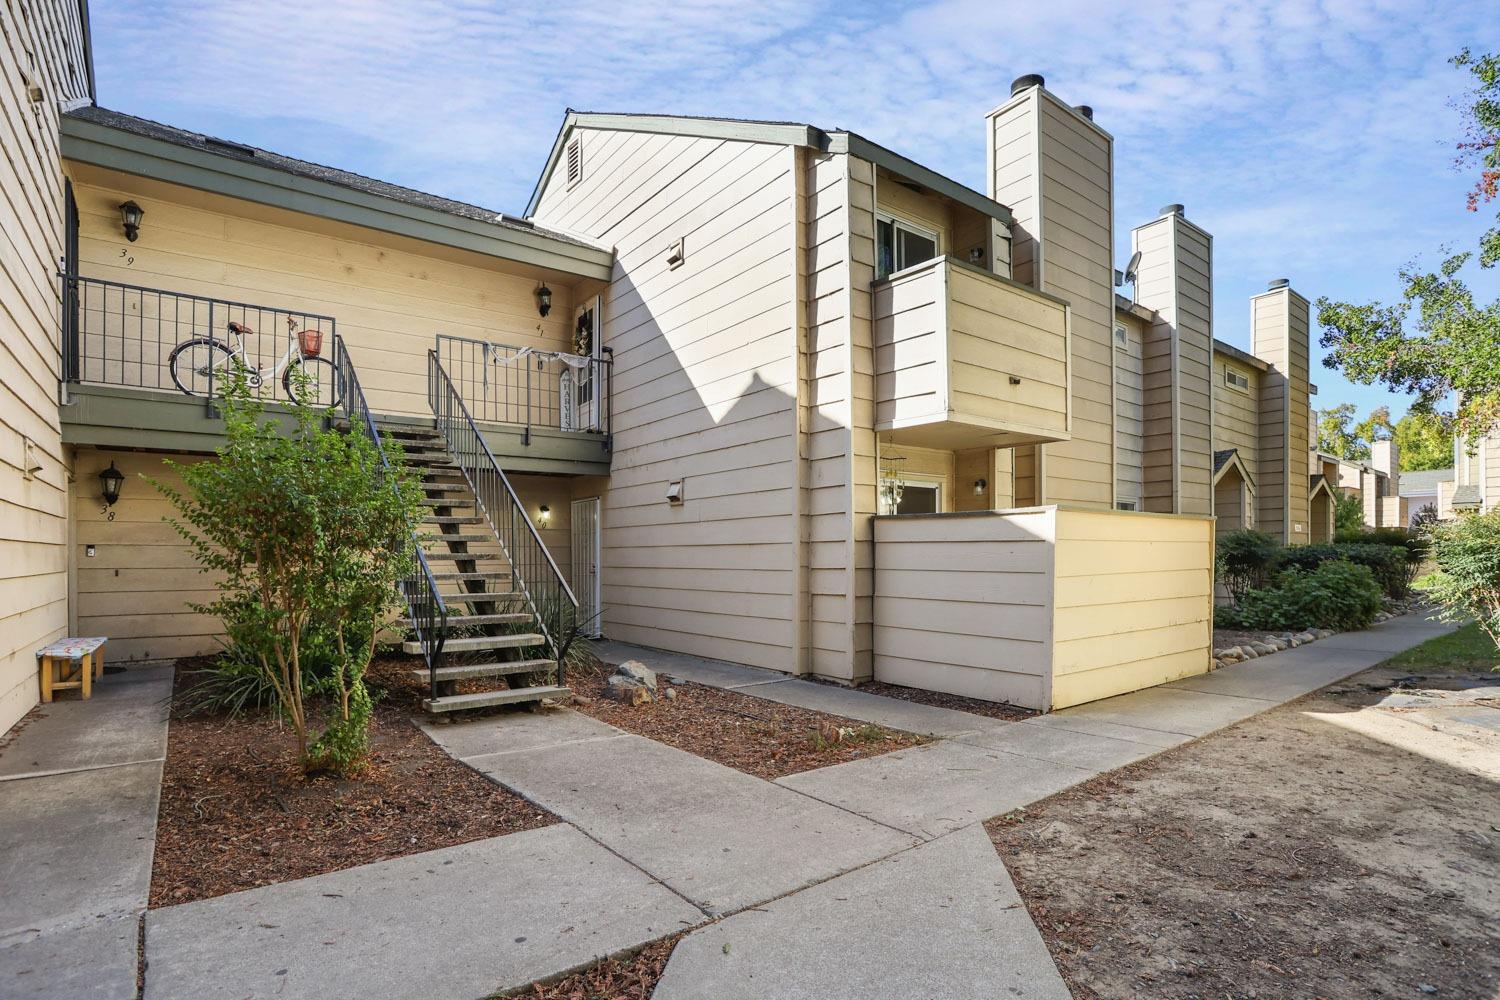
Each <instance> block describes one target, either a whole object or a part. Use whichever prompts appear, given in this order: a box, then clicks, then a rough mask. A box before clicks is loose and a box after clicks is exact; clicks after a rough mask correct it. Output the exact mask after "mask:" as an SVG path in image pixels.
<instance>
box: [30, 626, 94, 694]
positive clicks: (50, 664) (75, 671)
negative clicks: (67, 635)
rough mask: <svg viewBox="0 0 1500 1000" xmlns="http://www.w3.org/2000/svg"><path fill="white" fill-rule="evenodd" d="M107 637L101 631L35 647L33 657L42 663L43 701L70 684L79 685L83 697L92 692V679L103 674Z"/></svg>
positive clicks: (68, 687)
mask: <svg viewBox="0 0 1500 1000" xmlns="http://www.w3.org/2000/svg"><path fill="white" fill-rule="evenodd" d="M108 641H109V637H108V636H104V635H100V636H93V637H91V638H87V639H59V640H57V641H56V642H54V643H53V644H52V645H50V646H43V647H42V648H41V649H39V650H37V651H36V658H37V660H38V661H39V662H40V663H41V665H42V669H41V673H42V701H51V700H52V692H53V691H66V690H69V689H70V688H78V689H79V691H80V692H81V693H82V695H83V696H84V697H85V698H87V697H89V696H90V695H92V694H93V693H94V681H95V680H96V679H98V678H99V677H102V676H103V675H104V644H105V643H106V642H108ZM54 669H55V670H56V671H57V676H56V677H53V670H54Z"/></svg>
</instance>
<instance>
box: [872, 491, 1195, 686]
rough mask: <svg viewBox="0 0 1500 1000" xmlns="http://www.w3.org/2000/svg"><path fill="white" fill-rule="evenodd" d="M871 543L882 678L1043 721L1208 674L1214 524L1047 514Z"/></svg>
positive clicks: (937, 523) (1017, 514)
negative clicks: (1055, 712)
mask: <svg viewBox="0 0 1500 1000" xmlns="http://www.w3.org/2000/svg"><path fill="white" fill-rule="evenodd" d="M875 538H876V561H875V565H876V572H875V579H876V583H875V620H876V627H875V676H876V678H877V679H878V680H882V681H887V682H890V683H895V684H905V685H909V686H913V687H922V688H927V689H929V690H934V691H944V692H948V693H951V694H961V695H965V696H968V697H975V698H985V699H987V700H991V701H1009V702H1013V703H1015V704H1018V705H1024V706H1027V707H1030V708H1038V709H1043V710H1047V709H1053V708H1063V707H1066V706H1068V705H1076V704H1080V703H1082V702H1086V701H1094V700H1096V699H1099V698H1107V697H1109V696H1111V695H1115V694H1120V693H1122V692H1125V691H1134V690H1138V689H1140V688H1143V687H1150V686H1152V685H1155V684H1161V683H1164V682H1166V681H1170V680H1175V679H1177V678H1180V677H1186V676H1189V675H1192V674H1199V673H1203V672H1205V671H1206V670H1207V669H1208V666H1209V662H1210V648H1209V647H1210V644H1211V631H1212V624H1213V623H1212V589H1213V521H1212V519H1210V518H1207V517H1186V516H1175V517H1174V516H1171V515H1152V514H1137V513H1126V512H1121V511H1095V510H1086V509H1077V508H1058V507H1043V508H1033V509H1027V510H1012V511H1000V512H992V513H984V514H979V513H976V514H952V515H944V516H939V517H933V516H916V517H892V518H879V519H877V521H876V522H875Z"/></svg>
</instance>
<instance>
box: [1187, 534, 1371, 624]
mask: <svg viewBox="0 0 1500 1000" xmlns="http://www.w3.org/2000/svg"><path fill="white" fill-rule="evenodd" d="M1303 547H1304V548H1305V547H1307V546H1303ZM1381 603H1382V599H1381V591H1380V585H1379V584H1378V583H1376V582H1375V577H1374V575H1373V574H1372V573H1371V572H1370V570H1369V569H1368V568H1366V567H1364V566H1357V565H1355V564H1354V563H1351V562H1348V561H1345V560H1335V561H1331V562H1324V563H1320V564H1319V565H1317V566H1316V567H1315V568H1313V569H1311V570H1302V569H1295V568H1293V569H1287V570H1284V571H1283V572H1282V573H1281V574H1280V575H1279V576H1277V577H1276V581H1275V584H1274V585H1273V586H1270V587H1261V588H1258V589H1255V590H1251V591H1249V592H1248V593H1246V594H1245V596H1244V598H1243V599H1242V600H1241V601H1240V603H1239V606H1238V607H1236V608H1220V609H1218V611H1217V613H1216V621H1215V625H1217V626H1218V627H1220V628H1243V629H1254V630H1265V631H1270V632H1282V631H1301V630H1303V629H1309V628H1331V629H1342V630H1348V629H1361V628H1365V627H1367V626H1368V625H1369V624H1370V623H1371V622H1372V621H1374V620H1375V613H1376V612H1378V611H1379V610H1380V606H1381Z"/></svg>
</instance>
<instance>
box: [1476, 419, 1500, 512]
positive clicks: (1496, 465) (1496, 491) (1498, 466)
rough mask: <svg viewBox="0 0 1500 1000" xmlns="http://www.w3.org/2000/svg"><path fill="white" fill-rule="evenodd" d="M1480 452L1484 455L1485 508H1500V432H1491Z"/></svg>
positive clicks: (1486, 510) (1486, 509) (1481, 445)
mask: <svg viewBox="0 0 1500 1000" xmlns="http://www.w3.org/2000/svg"><path fill="white" fill-rule="evenodd" d="M1480 452H1481V454H1482V455H1483V456H1484V459H1483V462H1482V463H1481V465H1482V468H1483V470H1484V484H1483V487H1484V488H1483V496H1484V510H1485V512H1486V513H1488V512H1489V511H1492V510H1495V509H1496V508H1500V434H1490V435H1488V436H1486V437H1485V439H1484V441H1483V442H1482V443H1481V444H1480Z"/></svg>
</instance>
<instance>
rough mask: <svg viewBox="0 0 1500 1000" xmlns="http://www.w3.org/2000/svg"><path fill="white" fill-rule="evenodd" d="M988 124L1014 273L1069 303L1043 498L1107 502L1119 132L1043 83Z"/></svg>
mask: <svg viewBox="0 0 1500 1000" xmlns="http://www.w3.org/2000/svg"><path fill="white" fill-rule="evenodd" d="M989 129H990V137H991V139H990V141H991V144H992V145H991V153H990V164H991V169H992V171H993V177H992V178H991V182H990V183H991V191H990V194H991V195H992V196H993V197H994V198H995V199H996V200H998V201H1000V202H1001V203H1003V204H1006V205H1008V206H1009V207H1010V208H1011V211H1012V212H1013V213H1014V215H1015V223H1014V225H1013V226H1012V233H1013V237H1014V242H1013V247H1012V254H1013V261H1014V264H1013V267H1014V273H1015V275H1016V276H1017V278H1018V279H1019V280H1022V281H1026V282H1028V283H1030V284H1032V285H1034V286H1035V287H1038V288H1040V289H1042V290H1043V291H1047V292H1051V293H1053V294H1056V295H1058V296H1059V297H1061V298H1063V299H1065V300H1067V301H1068V302H1069V303H1070V304H1071V307H1072V315H1071V323H1072V349H1071V357H1070V363H1071V367H1072V371H1071V380H1072V381H1071V385H1072V400H1071V401H1072V422H1071V439H1070V440H1068V441H1065V442H1060V443H1057V444H1049V445H1045V446H1044V447H1043V448H1042V451H1043V452H1044V457H1043V460H1042V468H1043V475H1042V489H1041V494H1042V498H1043V499H1045V500H1046V501H1048V502H1051V501H1061V502H1066V503H1076V504H1083V505H1085V506H1094V507H1100V508H1109V507H1111V506H1113V503H1114V490H1115V475H1114V464H1115V463H1114V349H1113V347H1112V346H1111V344H1112V340H1113V335H1114V265H1113V247H1112V242H1113V240H1112V236H1111V233H1112V231H1113V223H1114V196H1113V187H1112V182H1113V170H1114V166H1113V156H1114V153H1113V140H1112V139H1111V138H1110V136H1109V134H1108V133H1107V132H1105V131H1104V130H1102V129H1100V128H1098V127H1097V126H1095V125H1094V124H1093V123H1092V122H1090V121H1088V120H1087V119H1085V118H1084V117H1083V116H1082V115H1080V114H1078V113H1077V112H1076V111H1074V110H1073V109H1072V108H1070V107H1068V106H1067V105H1066V104H1064V103H1062V102H1061V101H1059V100H1058V99H1057V98H1056V97H1055V96H1053V95H1052V94H1050V93H1048V92H1047V91H1045V90H1043V89H1040V88H1033V89H1031V90H1028V91H1025V92H1023V93H1021V94H1020V95H1018V96H1016V97H1014V98H1012V99H1011V100H1010V101H1007V102H1006V103H1005V104H1003V105H1002V106H1001V107H1000V108H998V109H997V110H996V111H995V112H993V113H992V114H991V116H990V123H989ZM1019 492H1020V490H1019V488H1018V490H1017V493H1018V494H1019Z"/></svg>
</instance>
